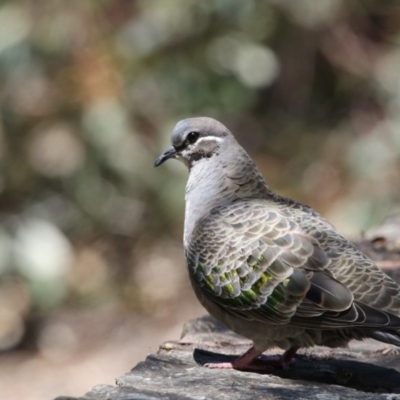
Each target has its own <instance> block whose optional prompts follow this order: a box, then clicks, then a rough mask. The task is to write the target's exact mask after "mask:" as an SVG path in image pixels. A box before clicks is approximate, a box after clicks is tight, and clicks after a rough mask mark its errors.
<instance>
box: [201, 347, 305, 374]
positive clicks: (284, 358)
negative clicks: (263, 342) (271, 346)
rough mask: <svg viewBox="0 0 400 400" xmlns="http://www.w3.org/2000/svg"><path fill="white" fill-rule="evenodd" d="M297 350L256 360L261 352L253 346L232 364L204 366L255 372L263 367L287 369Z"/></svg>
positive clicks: (293, 349)
mask: <svg viewBox="0 0 400 400" xmlns="http://www.w3.org/2000/svg"><path fill="white" fill-rule="evenodd" d="M298 349H299V348H298V347H295V346H294V347H291V348H290V349H288V350H286V351H285V352H284V353H283V354H282V355H281V356H276V355H266V356H263V357H262V358H258V356H259V355H260V354H261V353H262V351H261V350H257V349H255V348H254V346H253V347H251V348H250V349H249V350H247V351H246V352H245V353H244V354H242V355H241V356H240V357H239V358H237V359H236V360H235V361H233V362H222V363H207V364H205V365H204V366H205V367H208V368H214V369H240V370H256V371H260V370H263V369H265V367H271V366H272V367H281V368H283V369H288V368H289V365H290V364H291V363H292V362H293V361H294V360H293V359H292V358H293V356H294V355H295V354H296V351H297V350H298Z"/></svg>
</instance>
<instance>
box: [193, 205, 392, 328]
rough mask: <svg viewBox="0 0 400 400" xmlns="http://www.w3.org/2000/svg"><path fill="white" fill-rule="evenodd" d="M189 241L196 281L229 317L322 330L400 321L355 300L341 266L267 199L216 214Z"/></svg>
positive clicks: (202, 221) (199, 226) (196, 229)
mask: <svg viewBox="0 0 400 400" xmlns="http://www.w3.org/2000/svg"><path fill="white" fill-rule="evenodd" d="M192 238H193V239H192V240H191V243H190V245H189V247H188V248H187V249H186V256H187V259H188V267H189V271H190V274H191V279H192V280H193V282H194V284H196V285H199V286H200V288H201V290H202V291H203V293H204V294H205V295H206V296H207V297H208V298H209V299H210V300H212V301H213V302H214V303H215V304H217V305H218V306H219V307H221V308H222V309H223V310H224V311H225V312H228V313H230V314H233V315H237V316H240V317H241V318H244V319H250V320H260V321H264V322H269V323H272V324H292V325H296V326H304V327H309V328H324V329H334V328H340V327H349V326H361V325H362V326H363V327H373V326H388V325H392V324H396V323H397V324H398V323H399V322H400V320H396V321H393V318H391V316H390V314H389V313H387V312H384V311H382V310H378V309H376V308H373V307H370V306H368V305H367V304H364V303H363V302H359V301H354V294H353V292H352V291H351V290H350V289H349V287H348V285H346V284H343V283H342V282H340V281H339V280H338V279H337V277H335V275H334V273H333V272H332V270H331V268H330V264H331V263H333V262H337V260H333V259H332V258H331V257H330V256H329V252H328V251H327V249H326V248H325V249H324V248H322V247H321V245H320V243H319V241H318V240H317V239H316V238H315V237H313V236H311V235H310V234H308V233H306V232H305V231H304V230H303V229H301V227H300V226H299V224H298V223H297V222H296V220H295V219H292V218H290V216H288V214H287V213H286V215H285V213H283V212H282V211H281V210H280V209H279V207H274V206H273V204H269V203H268V202H267V200H265V201H264V200H248V201H242V202H237V203H233V204H230V205H227V206H222V207H218V208H216V209H214V210H212V211H211V212H210V214H209V215H208V216H206V217H205V218H203V219H202V220H201V221H200V222H199V223H198V225H197V227H196V228H195V232H194V234H193V236H192ZM343 240H345V239H343ZM335 254H336V255H337V252H336V253H335ZM394 318H395V319H396V317H394ZM397 326H399V325H397Z"/></svg>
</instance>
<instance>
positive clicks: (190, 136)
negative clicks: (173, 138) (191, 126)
mask: <svg viewBox="0 0 400 400" xmlns="http://www.w3.org/2000/svg"><path fill="white" fill-rule="evenodd" d="M198 138H199V132H190V133H189V134H188V135H187V138H186V140H187V141H188V142H189V143H190V144H193V143H194V142H195V141H196V140H197V139H198Z"/></svg>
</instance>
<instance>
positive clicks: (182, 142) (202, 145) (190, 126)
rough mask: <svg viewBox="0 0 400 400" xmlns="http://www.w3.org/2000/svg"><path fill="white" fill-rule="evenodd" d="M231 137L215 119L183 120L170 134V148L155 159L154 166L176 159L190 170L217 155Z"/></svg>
mask: <svg viewBox="0 0 400 400" xmlns="http://www.w3.org/2000/svg"><path fill="white" fill-rule="evenodd" d="M232 137H233V136H232V134H231V133H230V131H229V130H228V129H227V128H226V127H225V126H224V125H223V124H221V123H220V122H218V121H216V120H215V119H212V118H208V117H199V118H188V119H184V120H182V121H179V122H178V123H177V124H176V126H175V128H174V130H173V132H172V146H171V147H169V148H168V149H167V150H165V152H164V153H162V154H161V155H160V156H159V157H158V158H157V160H156V161H155V163H154V166H155V167H158V166H159V165H161V164H162V163H163V162H164V161H167V160H168V159H170V158H176V159H178V160H180V161H182V162H183V163H184V164H185V165H187V166H188V167H189V168H190V167H192V166H193V164H194V163H196V162H199V161H201V160H205V159H209V158H211V157H213V156H215V155H217V154H219V152H220V151H221V150H222V149H224V148H225V147H226V143H227V142H228V141H229V140H230V139H231V138H232Z"/></svg>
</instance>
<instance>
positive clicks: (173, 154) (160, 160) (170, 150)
mask: <svg viewBox="0 0 400 400" xmlns="http://www.w3.org/2000/svg"><path fill="white" fill-rule="evenodd" d="M175 157H176V149H175V147H174V146H171V147H168V149H167V150H165V151H164V153H162V154H161V155H160V156H159V157H158V158H157V160H156V161H155V162H154V167H158V166H159V165H161V164H162V163H163V162H164V161H167V160H168V159H169V158H175Z"/></svg>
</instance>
